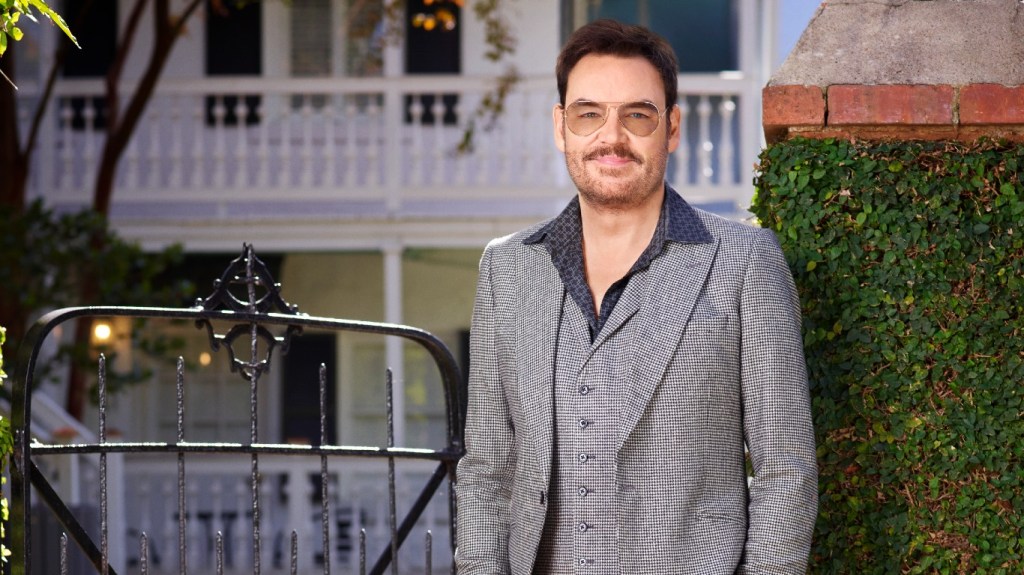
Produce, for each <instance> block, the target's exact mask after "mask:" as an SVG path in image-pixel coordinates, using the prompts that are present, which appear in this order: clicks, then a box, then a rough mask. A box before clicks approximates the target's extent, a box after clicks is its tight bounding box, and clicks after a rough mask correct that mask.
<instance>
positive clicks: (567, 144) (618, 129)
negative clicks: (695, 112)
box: [552, 54, 680, 209]
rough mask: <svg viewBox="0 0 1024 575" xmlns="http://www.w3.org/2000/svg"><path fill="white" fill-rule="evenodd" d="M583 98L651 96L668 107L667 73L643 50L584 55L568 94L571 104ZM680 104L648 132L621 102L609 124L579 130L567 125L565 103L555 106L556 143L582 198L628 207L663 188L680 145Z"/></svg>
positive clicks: (603, 99) (643, 99)
mask: <svg viewBox="0 0 1024 575" xmlns="http://www.w3.org/2000/svg"><path fill="white" fill-rule="evenodd" d="M579 101H590V102H598V103H606V102H611V103H613V104H616V103H620V102H623V103H625V102H651V103H653V104H655V105H656V106H657V107H658V109H659V110H662V111H663V112H664V110H665V108H666V103H665V88H664V85H663V84H662V82H661V76H660V75H659V74H658V71H657V70H656V69H655V68H654V66H652V65H651V64H650V63H649V62H648V61H647V60H645V59H644V58H642V57H639V56H638V57H631V58H623V57H620V56H608V55H597V54H591V55H588V56H584V57H583V58H582V59H580V61H579V62H578V63H577V64H576V66H575V67H574V68H573V69H572V71H571V72H570V73H569V81H568V85H567V86H566V94H565V104H566V107H569V106H571V105H572V104H573V103H574V102H579ZM674 104H675V103H674V102H673V103H672V109H671V110H670V111H669V112H668V113H665V115H664V117H662V118H661V119H660V122H659V125H658V128H657V129H656V130H655V131H654V132H653V133H651V134H650V135H648V136H637V135H635V134H633V133H631V132H630V131H629V130H627V129H626V128H625V127H624V126H623V125H622V123H621V122H620V121H619V117H618V113H619V110H618V108H615V107H612V108H611V109H609V110H607V111H608V112H609V114H608V119H607V121H605V123H604V125H603V126H601V127H600V128H598V129H597V130H596V131H595V132H594V133H592V134H589V135H586V136H579V135H577V134H574V133H573V132H572V131H571V130H570V129H568V127H567V126H566V123H565V116H564V115H563V109H562V107H561V106H555V109H554V111H553V113H552V117H553V119H554V123H555V144H556V145H557V146H558V149H559V150H561V151H562V152H565V164H566V166H567V167H568V169H569V176H570V177H571V178H572V181H573V182H574V183H575V184H576V188H577V189H578V190H579V192H580V199H581V200H582V201H584V202H587V203H589V204H590V205H592V206H595V207H601V208H607V209H628V208H631V207H635V206H638V205H640V204H642V203H643V202H644V201H645V200H648V199H650V198H651V196H652V195H653V194H655V193H658V192H660V191H661V189H662V185H663V182H664V179H665V166H666V165H667V163H668V155H669V153H671V152H673V151H674V150H675V149H676V148H677V147H678V146H679V121H680V114H679V108H678V107H676V106H675V105H674ZM669 118H671V126H672V128H671V129H669V128H668V124H669V122H668V119H669Z"/></svg>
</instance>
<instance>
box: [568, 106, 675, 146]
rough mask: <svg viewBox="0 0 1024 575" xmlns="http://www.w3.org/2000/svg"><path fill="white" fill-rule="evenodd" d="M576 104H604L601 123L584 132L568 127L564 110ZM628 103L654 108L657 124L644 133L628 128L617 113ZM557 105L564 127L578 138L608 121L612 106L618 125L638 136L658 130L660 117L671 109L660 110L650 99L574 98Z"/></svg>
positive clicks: (641, 136) (593, 131) (646, 135)
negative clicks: (603, 100)
mask: <svg viewBox="0 0 1024 575" xmlns="http://www.w3.org/2000/svg"><path fill="white" fill-rule="evenodd" d="M576 104H597V105H599V106H604V121H603V122H601V124H600V125H599V126H597V127H595V128H594V129H593V130H592V131H590V132H587V133H586V134H580V133H579V132H577V131H576V130H573V129H572V128H571V127H569V121H568V119H567V118H566V112H568V111H569V107H570V106H574V105H576ZM630 104H645V105H649V106H653V107H654V109H655V110H657V111H658V114H657V117H658V124H657V125H656V126H654V129H653V130H651V131H650V133H648V134H644V135H640V134H637V133H636V132H634V131H633V130H631V129H630V128H629V126H627V125H626V124H625V123H624V122H623V121H622V116H620V115H619V108H621V107H622V106H628V105H630ZM558 106H559V107H560V108H562V122H563V123H564V124H565V127H566V128H567V129H568V130H569V131H570V132H572V133H573V134H575V135H576V136H579V137H580V138H586V137H587V136H591V135H593V134H594V133H595V132H597V131H598V130H600V129H601V128H603V127H604V125H605V124H607V123H608V118H609V117H610V116H611V110H612V108H615V118H616V119H618V121H619V125H621V126H622V127H623V128H624V129H625V130H626V131H627V132H629V133H630V134H633V135H634V136H636V137H638V138H647V137H649V136H652V135H653V134H654V133H655V132H657V131H658V128H660V127H661V117H662V116H664V115H665V114H666V113H667V112H668V111H669V110H671V109H672V108H671V107H669V108H666V109H664V110H662V109H661V108H659V107H658V105H657V104H655V103H654V102H651V101H650V100H634V101H632V102H594V101H591V100H576V101H575V102H572V103H570V104H569V105H568V106H566V105H564V104H559V105H558Z"/></svg>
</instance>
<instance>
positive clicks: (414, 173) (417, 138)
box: [387, 94, 438, 186]
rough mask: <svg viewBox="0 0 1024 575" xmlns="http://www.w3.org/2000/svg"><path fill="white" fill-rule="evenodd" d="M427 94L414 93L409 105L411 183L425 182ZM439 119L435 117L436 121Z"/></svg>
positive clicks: (418, 184)
mask: <svg viewBox="0 0 1024 575" xmlns="http://www.w3.org/2000/svg"><path fill="white" fill-rule="evenodd" d="M425 97H426V95H425V94H413V95H412V103H411V104H410V105H409V117H410V119H411V122H410V125H409V129H410V130H411V132H412V149H411V150H410V151H409V166H410V172H409V184H410V185H413V186H420V185H421V184H422V183H423V112H424V110H425V108H424V106H423V98H425ZM437 120H438V119H437V118H436V117H435V118H434V121H435V122H436V121H437ZM387 137H389V138H394V137H396V134H388V135H387Z"/></svg>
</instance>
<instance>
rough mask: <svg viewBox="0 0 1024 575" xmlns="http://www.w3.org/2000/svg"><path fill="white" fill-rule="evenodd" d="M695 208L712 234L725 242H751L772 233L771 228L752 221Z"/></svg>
mask: <svg viewBox="0 0 1024 575" xmlns="http://www.w3.org/2000/svg"><path fill="white" fill-rule="evenodd" d="M693 210H694V212H696V214H697V217H698V218H700V221H701V223H703V224H704V227H706V228H707V230H708V232H710V233H711V236H712V237H714V238H716V239H717V240H719V242H722V243H724V244H739V245H743V244H749V243H752V242H755V241H757V238H758V237H760V236H763V235H765V234H768V235H772V232H771V230H768V229H766V228H762V227H759V226H757V225H755V224H754V223H753V222H752V221H749V222H748V221H738V220H731V219H729V218H725V217H722V216H720V215H718V214H714V213H711V212H709V211H706V210H702V209H700V208H696V207H695V208H694V209H693Z"/></svg>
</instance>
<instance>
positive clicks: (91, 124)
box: [82, 98, 99, 190]
mask: <svg viewBox="0 0 1024 575" xmlns="http://www.w3.org/2000/svg"><path fill="white" fill-rule="evenodd" d="M96 106H98V103H97V102H96V101H95V100H94V99H93V98H85V103H84V104H83V108H82V118H83V119H84V120H85V131H84V132H83V135H84V137H85V146H83V152H82V159H83V160H84V162H85V179H84V180H83V181H82V188H83V189H86V190H88V189H89V188H92V186H94V185H95V184H96V140H97V139H98V138H99V134H97V133H96Z"/></svg>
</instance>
